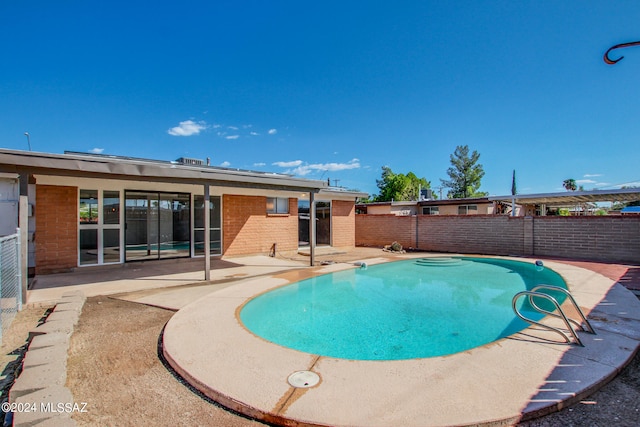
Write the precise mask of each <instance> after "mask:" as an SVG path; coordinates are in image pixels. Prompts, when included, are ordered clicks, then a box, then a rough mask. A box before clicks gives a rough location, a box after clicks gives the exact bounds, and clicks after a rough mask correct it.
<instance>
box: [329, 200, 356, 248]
mask: <svg viewBox="0 0 640 427" xmlns="http://www.w3.org/2000/svg"><path fill="white" fill-rule="evenodd" d="M331 217H332V218H331V220H332V222H331V228H332V240H333V241H332V242H331V246H334V247H337V248H340V247H351V248H352V247H354V246H355V242H356V236H355V233H354V229H355V224H356V206H355V204H354V203H353V202H350V201H349V202H348V201H342V200H334V201H333V202H332V206H331Z"/></svg>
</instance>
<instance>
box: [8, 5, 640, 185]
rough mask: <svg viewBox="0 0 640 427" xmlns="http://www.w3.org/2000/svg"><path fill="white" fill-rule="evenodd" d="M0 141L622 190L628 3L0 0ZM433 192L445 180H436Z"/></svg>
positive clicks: (630, 157) (630, 177) (633, 19)
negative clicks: (461, 160)
mask: <svg viewBox="0 0 640 427" xmlns="http://www.w3.org/2000/svg"><path fill="white" fill-rule="evenodd" d="M0 40H2V50H1V52H2V55H1V56H0V64H1V65H0V147H2V148H10V149H23V150H26V149H27V148H28V146H27V139H26V136H25V135H24V133H25V132H29V134H30V142H31V146H32V149H33V150H34V151H42V152H52V153H62V152H64V151H65V150H72V151H82V152H90V151H94V152H100V153H104V154H114V155H124V156H135V157H147V158H154V159H161V160H174V159H177V158H179V157H183V156H186V157H195V158H200V159H206V158H207V157H209V158H211V164H212V165H221V166H226V167H232V168H240V169H253V170H259V171H273V172H283V173H291V174H297V175H299V176H303V177H306V178H311V179H323V180H326V179H327V178H329V179H331V180H332V184H335V183H336V181H335V180H339V181H337V184H338V185H340V186H345V187H348V188H351V189H358V190H360V191H365V192H368V193H377V187H376V179H379V178H380V174H381V167H382V166H385V165H386V166H389V167H391V169H392V170H393V171H394V172H402V173H408V172H410V171H412V172H414V173H415V174H416V175H418V176H419V177H425V178H426V179H427V180H429V181H430V182H431V185H432V188H434V189H435V190H436V193H437V192H438V187H439V186H440V179H441V178H442V179H446V178H448V177H447V174H446V170H447V168H448V167H449V166H450V162H449V156H450V155H451V154H452V153H453V152H454V150H455V148H456V146H457V145H468V146H469V147H470V149H471V150H477V151H478V152H479V153H480V163H481V164H482V165H483V166H484V170H485V173H486V174H485V177H484V178H483V180H482V187H481V190H483V191H487V192H489V193H490V194H491V195H504V194H509V193H510V190H511V174H512V171H513V170H514V169H515V170H516V175H517V185H518V191H519V193H541V192H555V191H563V188H562V181H563V180H565V179H567V178H573V179H575V180H576V181H577V182H578V184H580V185H583V186H584V188H585V189H593V188H617V187H619V186H620V185H625V184H626V185H633V183H635V185H639V186H640V168H639V167H638V160H639V157H640V156H639V154H640V148H639V147H640V144H639V139H640V120H639V118H640V47H632V48H628V49H622V50H619V51H616V52H614V53H613V54H612V56H613V57H617V56H619V55H624V56H625V59H624V60H622V61H621V62H619V63H618V64H616V65H613V66H611V65H606V64H605V63H604V62H603V60H602V55H603V54H604V52H605V51H606V50H607V49H608V48H609V47H610V46H612V45H614V44H617V43H623V42H629V41H635V40H640V2H637V1H610V0H603V1H426V0H425V1H417V0H415V1H402V0H396V1H394V2H382V1H359V2H356V1H352V2H344V1H332V0H329V1H323V2H303V1H267V0H261V1H258V0H256V1H242V0H236V1H215V2H207V1H190V0H185V1H182V2H178V3H176V2H168V1H160V2H145V3H144V4H143V3H142V2H130V1H120V0H112V1H109V2H87V1H79V0H77V1H76V0H62V1H59V2H51V1H29V2H15V1H14V2H9V1H3V2H0ZM443 192H444V194H446V189H445V190H443Z"/></svg>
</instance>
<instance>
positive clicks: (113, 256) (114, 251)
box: [102, 228, 120, 263]
mask: <svg viewBox="0 0 640 427" xmlns="http://www.w3.org/2000/svg"><path fill="white" fill-rule="evenodd" d="M102 248H103V252H102V262H105V263H107V262H120V230H118V229H117V228H116V229H107V230H103V234H102Z"/></svg>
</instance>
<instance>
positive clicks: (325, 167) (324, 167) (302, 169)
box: [285, 159, 360, 176]
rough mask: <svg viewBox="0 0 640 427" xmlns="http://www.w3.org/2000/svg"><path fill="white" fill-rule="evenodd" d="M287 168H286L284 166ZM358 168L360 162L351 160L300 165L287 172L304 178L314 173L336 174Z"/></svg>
mask: <svg viewBox="0 0 640 427" xmlns="http://www.w3.org/2000/svg"><path fill="white" fill-rule="evenodd" d="M293 166H295V165H290V166H288V167H293ZM285 167H287V166H285ZM359 168H360V160H359V159H351V160H350V161H348V162H346V163H335V162H332V163H314V164H310V165H302V164H300V165H299V166H298V167H296V168H295V169H293V170H292V171H289V172H291V173H293V174H295V175H300V176H305V175H308V174H310V173H311V172H314V171H323V172H327V171H328V172H337V171H343V170H349V169H359Z"/></svg>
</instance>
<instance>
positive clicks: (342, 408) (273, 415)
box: [134, 254, 640, 426]
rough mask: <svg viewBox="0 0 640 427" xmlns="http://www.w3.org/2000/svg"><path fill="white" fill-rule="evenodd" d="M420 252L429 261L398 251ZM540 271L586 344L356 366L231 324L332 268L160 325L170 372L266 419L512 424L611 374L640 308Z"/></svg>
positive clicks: (222, 294)
mask: <svg viewBox="0 0 640 427" xmlns="http://www.w3.org/2000/svg"><path fill="white" fill-rule="evenodd" d="M416 256H417V257H426V256H432V255H431V254H412V255H406V257H416ZM517 260H521V261H531V262H533V261H534V260H533V259H531V260H527V259H522V258H517ZM385 261H387V259H384V258H382V257H381V258H374V259H367V260H366V262H367V263H368V264H374V263H377V262H385ZM545 265H546V266H547V267H549V268H551V269H553V270H555V271H556V272H558V273H560V274H561V275H562V276H563V277H564V279H565V281H566V282H567V284H568V286H569V289H570V291H571V293H572V294H573V296H574V297H575V299H576V301H577V302H578V304H579V305H580V307H581V308H582V309H583V311H584V312H585V314H588V315H589V318H590V321H591V323H592V325H593V326H594V328H595V329H596V332H597V334H596V335H591V334H587V333H579V334H580V338H581V339H582V340H583V342H584V344H585V346H584V347H579V346H576V345H567V344H564V343H563V342H562V339H561V337H560V336H559V335H557V334H555V333H553V332H549V331H546V330H542V329H539V328H536V327H531V328H528V329H526V330H524V331H522V332H521V333H518V334H515V335H513V336H511V337H508V338H505V339H501V340H499V341H496V342H494V343H491V344H488V345H485V346H482V347H478V348H475V349H472V350H469V351H466V352H463V353H458V354H454V355H450V356H446V357H436V358H428V359H413V360H399V361H353V360H345V359H335V358H330V357H322V356H317V355H312V354H308V353H302V352H299V351H295V350H291V349H287V348H284V347H281V346H278V345H275V344H272V343H269V342H267V341H265V340H263V339H262V338H259V337H257V336H255V335H253V334H252V333H251V332H249V331H248V330H247V329H245V328H244V327H243V326H242V325H241V323H240V321H239V320H238V312H239V307H241V306H242V304H243V303H244V302H246V301H247V300H249V299H250V298H252V297H253V296H255V295H257V294H259V293H262V292H265V291H267V290H269V289H272V288H274V287H277V286H282V285H285V284H288V283H292V282H295V281H298V280H301V279H303V278H306V277H310V276H311V275H317V274H325V273H328V272H332V271H337V270H342V269H347V268H354V266H353V265H352V264H347V263H339V264H333V265H327V266H323V267H315V268H311V269H310V268H306V269H299V270H290V271H287V272H283V273H274V274H269V275H263V276H261V277H253V278H248V279H245V280H240V281H236V282H234V283H233V286H228V287H226V288H223V289H218V290H216V291H215V292H213V293H209V294H208V295H205V296H203V297H202V298H200V299H197V300H196V301H194V302H192V303H190V304H187V305H182V306H183V307H184V308H182V309H181V310H179V311H178V312H177V313H176V314H175V315H174V316H173V317H172V319H171V320H170V321H169V322H168V323H167V325H166V327H165V331H164V336H163V352H164V356H165V358H166V359H167V361H168V362H169V363H170V364H171V366H172V367H173V368H174V369H175V370H176V372H177V373H178V374H180V375H181V376H182V377H184V378H185V379H186V380H187V381H188V382H189V383H191V384H192V385H193V386H194V387H196V388H197V389H199V390H200V391H201V392H203V393H204V394H205V395H207V396H209V397H210V398H212V399H214V400H216V401H218V402H219V403H221V404H222V405H224V406H226V407H228V408H231V409H234V410H236V411H238V412H240V413H243V414H245V415H248V416H250V417H252V418H256V419H259V420H264V421H268V422H275V423H279V424H284V425H322V426H328V425H332V426H365V425H366V426H396V425H403V426H423V425H425V424H427V425H442V426H445V425H471V424H489V423H493V424H497V425H500V424H505V425H506V424H513V423H515V422H517V421H519V420H521V419H527V418H532V417H536V416H541V415H545V414H547V413H550V412H553V411H555V410H558V409H561V408H562V407H564V406H567V405H569V404H571V403H575V402H576V401H578V400H579V399H580V398H582V397H584V396H586V395H588V394H590V393H592V392H593V391H595V389H597V388H598V387H599V386H601V385H603V384H604V383H606V382H607V381H608V380H610V379H611V378H613V377H614V376H615V375H616V374H617V373H618V372H619V371H620V370H621V369H622V368H623V367H624V365H626V363H627V362H628V361H629V360H631V358H632V357H633V356H634V354H635V352H636V350H637V348H638V346H639V345H640V302H639V301H638V300H637V298H636V297H635V296H634V295H633V294H632V293H631V292H630V291H628V290H627V289H625V288H624V287H623V286H621V285H620V284H617V283H616V282H615V281H614V280H611V279H609V278H607V277H604V276H602V275H600V274H598V273H596V272H594V271H592V270H587V269H584V268H580V267H577V266H574V265H570V264H567V263H563V262H553V261H545ZM134 300H135V299H134ZM296 371H313V372H315V373H316V374H318V376H319V377H320V382H319V383H318V384H317V385H315V386H313V387H309V388H294V387H292V386H290V385H289V383H288V382H287V378H288V377H289V375H291V374H292V373H294V372H296Z"/></svg>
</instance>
